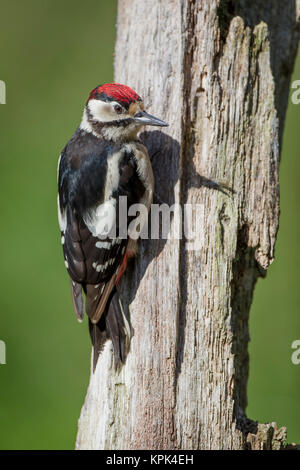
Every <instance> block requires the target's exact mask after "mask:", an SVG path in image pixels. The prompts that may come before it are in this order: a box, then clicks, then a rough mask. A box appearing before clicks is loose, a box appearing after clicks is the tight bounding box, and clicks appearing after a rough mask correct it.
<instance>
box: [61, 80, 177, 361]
mask: <svg viewBox="0 0 300 470" xmlns="http://www.w3.org/2000/svg"><path fill="white" fill-rule="evenodd" d="M144 125H151V126H167V125H168V124H167V123H165V122H164V121H162V120H160V119H158V118H156V117H154V116H151V115H150V114H148V113H147V112H146V111H145V110H144V104H143V101H142V99H141V98H140V96H139V95H138V94H137V93H136V92H135V91H133V90H132V89H131V88H129V87H128V86H125V85H121V84H118V83H110V84H105V85H100V86H98V87H96V88H95V89H93V90H92V91H91V93H90V95H89V98H88V100H87V102H86V105H85V107H84V112H83V118H82V122H81V124H80V126H79V127H78V128H77V130H76V131H75V133H74V135H73V136H72V138H71V139H70V141H69V142H68V143H67V145H66V146H65V148H64V149H63V151H62V153H61V156H60V159H59V163H58V219H59V225H60V231H61V242H62V247H63V253H64V259H65V265H66V268H67V270H68V273H69V276H70V281H71V292H72V299H73V305H74V310H75V313H76V316H77V317H78V319H79V321H82V319H83V316H84V311H85V310H86V313H87V315H88V317H89V329H90V335H91V339H92V343H93V364H94V368H95V366H96V364H97V360H98V356H99V353H100V352H101V349H102V348H103V345H104V343H105V341H106V339H108V338H110V339H111V340H112V344H113V349H114V359H115V365H116V366H118V365H119V364H120V363H121V362H124V355H125V343H126V329H125V319H124V311H123V308H122V304H121V301H120V298H119V295H118V291H117V285H118V282H119V280H120V278H121V276H122V274H123V273H124V271H125V269H126V265H127V261H128V258H130V257H132V256H134V254H135V252H136V240H135V239H132V238H130V237H128V236H126V237H124V235H123V234H122V236H121V235H120V233H119V232H118V230H119V228H120V227H119V225H120V220H119V215H118V214H119V208H120V200H121V196H123V197H126V198H127V199H126V200H127V206H128V207H130V206H131V205H132V204H136V203H139V204H143V205H144V206H145V207H146V209H147V211H149V208H150V205H151V203H152V197H153V189H154V178H153V172H152V167H151V162H150V159H149V156H148V152H147V149H146V148H145V146H144V145H143V144H142V142H141V141H140V140H139V139H138V133H139V131H140V130H141V128H142V126H144ZM123 215H124V214H123ZM122 218H123V220H124V217H122ZM131 222H132V218H130V217H128V215H127V214H126V215H125V223H126V227H128V226H129V224H130V223H131ZM133 222H134V221H133ZM139 225H140V226H139V230H141V229H142V227H141V221H140V220H139ZM112 227H114V229H115V232H112ZM82 292H84V294H85V305H84V300H83V294H82Z"/></svg>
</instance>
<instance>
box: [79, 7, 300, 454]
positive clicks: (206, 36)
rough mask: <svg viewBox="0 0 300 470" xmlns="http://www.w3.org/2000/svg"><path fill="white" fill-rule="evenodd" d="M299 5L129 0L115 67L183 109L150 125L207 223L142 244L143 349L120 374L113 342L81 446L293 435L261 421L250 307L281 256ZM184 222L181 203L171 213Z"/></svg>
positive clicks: (176, 444)
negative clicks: (253, 414)
mask: <svg viewBox="0 0 300 470" xmlns="http://www.w3.org/2000/svg"><path fill="white" fill-rule="evenodd" d="M297 4H298V12H299V2H298V3H297ZM296 6H297V5H296V2H295V1H294V0H276V1H272V0H271V1H260V0H251V1H246V0H240V1H236V2H235V1H225V0H223V1H218V0H211V1H204V0H202V1H200V0H193V1H192V0H189V1H188V0H164V1H160V0H151V1H147V0H120V1H119V12H118V25H117V44H116V60H115V80H116V81H119V82H121V83H126V84H128V85H130V86H132V87H133V88H134V89H136V90H137V91H138V93H139V94H141V95H142V96H143V97H144V99H145V103H147V104H148V106H147V108H148V110H149V111H150V112H152V113H153V114H155V115H157V116H158V117H161V118H162V119H164V120H166V121H168V122H169V123H170V127H169V128H167V130H166V131H164V132H160V131H152V132H150V131H147V132H145V133H144V134H143V139H144V140H145V142H146V144H147V146H148V148H149V150H150V154H153V155H154V157H153V168H154V172H155V175H156V193H157V197H158V198H159V200H161V201H163V202H165V203H167V204H169V205H171V204H173V203H174V202H176V203H179V204H181V205H182V206H183V204H186V203H190V204H192V205H193V207H196V204H199V205H200V206H199V207H200V210H199V212H198V214H197V216H196V214H195V213H193V214H189V217H188V222H189V224H190V226H193V227H195V225H193V224H195V222H196V220H195V219H197V222H198V227H199V228H200V229H199V230H200V232H201V240H200V241H201V243H200V246H198V249H196V250H190V249H188V248H190V247H191V245H190V242H188V241H187V240H186V239H185V238H183V239H182V240H152V241H147V240H145V241H143V242H142V243H141V245H140V256H139V258H138V260H137V261H136V262H135V264H134V266H133V267H132V268H131V269H130V270H129V272H128V274H127V276H126V278H125V279H124V282H123V284H122V297H123V301H124V302H128V305H130V318H131V324H132V327H133V329H134V336H133V338H132V342H131V350H130V352H129V355H128V357H127V362H126V365H125V366H124V367H123V368H122V370H121V371H120V372H119V373H116V372H115V371H114V368H113V364H112V347H111V344H110V343H107V344H106V347H105V350H104V352H103V354H102V355H101V357H100V359H99V361H98V366H97V369H96V373H95V375H94V376H91V381H90V385H89V389H88V393H87V397H86V401H85V404H84V406H83V408H82V412H81V417H80V421H79V431H78V436H77V448H78V449H143V448H147V449H243V448H262V447H263V448H280V447H282V445H283V443H284V440H285V429H281V430H277V429H276V426H275V424H274V423H273V424H269V425H257V423H254V422H251V421H250V420H248V419H247V418H246V416H245V407H246V404H247V395H246V385H247V377H248V352H247V346H248V340H249V333H248V314H249V308H250V305H251V300H252V294H253V288H254V285H255V282H256V280H257V278H258V276H260V275H264V274H265V272H266V269H267V268H268V266H269V264H270V263H271V262H272V260H273V258H274V244H275V239H276V233H277V228H278V215H279V190H278V189H279V188H278V167H279V157H280V140H281V132H282V128H283V120H284V115H285V110H286V105H287V96H288V87H289V79H290V75H291V71H292V68H293V63H294V58H295V54H296V49H297V43H298V31H299V28H298V29H297V20H296V18H297V12H296ZM298 17H299V15H298ZM298 26H299V25H298ZM201 208H202V210H201ZM180 223H181V221H180V216H179V214H178V213H175V214H174V217H173V219H172V224H173V227H178V226H179V225H180ZM247 436H248V437H247Z"/></svg>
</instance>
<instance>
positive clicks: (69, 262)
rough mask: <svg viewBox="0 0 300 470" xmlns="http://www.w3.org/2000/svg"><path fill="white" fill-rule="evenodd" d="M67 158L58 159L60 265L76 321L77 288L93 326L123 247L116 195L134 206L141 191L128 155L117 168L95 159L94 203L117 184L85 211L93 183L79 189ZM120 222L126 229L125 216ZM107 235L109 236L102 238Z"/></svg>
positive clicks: (78, 306) (80, 181) (78, 310)
mask: <svg viewBox="0 0 300 470" xmlns="http://www.w3.org/2000/svg"><path fill="white" fill-rule="evenodd" d="M67 157H68V155H67V156H66V155H65V154H63V155H62V157H61V161H60V169H59V178H58V180H59V181H58V184H59V201H60V204H59V214H60V215H59V218H60V226H61V235H62V244H63V252H64V257H65V264H66V267H67V270H68V273H69V275H70V278H71V286H72V297H73V303H74V307H75V312H76V314H77V316H78V318H79V319H81V318H82V316H83V307H82V305H83V304H82V297H81V292H80V287H79V286H82V287H83V289H84V291H85V293H86V312H87V314H88V316H89V317H90V319H91V321H92V322H93V323H97V322H98V321H99V319H100V317H101V315H102V314H103V312H104V311H105V308H106V305H107V303H108V301H109V299H110V294H111V292H112V290H113V288H114V286H115V281H116V277H117V273H118V270H119V269H120V267H121V265H122V262H123V258H124V255H125V253H126V248H127V243H128V239H127V238H121V237H120V236H118V233H119V228H120V227H119V223H120V220H119V204H120V196H125V197H126V200H127V204H128V206H130V205H131V204H132V203H135V202H139V200H140V198H141V195H142V194H143V192H144V191H145V188H144V186H143V184H142V182H141V180H140V178H139V175H138V172H137V169H136V165H135V162H134V160H133V159H132V157H131V155H130V154H126V153H124V155H123V156H122V158H119V160H118V162H117V165H116V162H109V161H108V159H107V158H106V156H105V154H103V155H102V159H98V166H97V165H95V162H94V161H93V162H92V164H93V177H95V173H96V176H97V174H98V176H99V178H98V181H99V188H97V186H96V187H95V190H94V192H95V193H98V199H99V195H101V194H102V195H103V193H105V191H106V192H107V188H105V191H103V188H102V187H101V184H102V185H103V181H107V179H108V177H110V178H116V176H117V180H115V181H114V185H113V188H112V191H111V192H110V193H109V199H105V200H103V199H102V200H100V203H98V204H93V205H92V206H90V207H88V206H87V207H85V205H84V203H85V201H84V200H85V199H87V198H88V196H89V194H88V191H89V189H88V186H89V185H90V184H92V183H91V181H90V180H89V181H87V182H86V185H85V184H84V178H85V177H86V176H85V174H84V173H83V174H81V178H80V173H79V174H78V173H77V174H76V171H73V170H72V168H70V164H69V163H68V161H67ZM87 165H88V163H86V166H87ZM113 166H116V168H114V171H117V175H116V174H114V175H109V174H108V173H109V171H110V168H112V167H113ZM105 172H106V175H105V178H103V173H105ZM73 173H75V174H73ZM76 178H77V179H76ZM85 186H87V188H85ZM76 191H78V192H79V193H78V194H77V193H76ZM74 193H75V196H74ZM72 198H73V199H72ZM74 201H75V203H74ZM76 201H78V202H77V203H76ZM125 221H126V224H128V223H129V222H130V220H129V219H128V217H127V214H126V218H125ZM114 224H115V230H116V234H113V235H111V232H110V229H111V228H112V226H113V225H114ZM107 225H108V226H109V227H107ZM104 229H105V230H106V231H105V230H104ZM106 232H110V233H108V235H107V236H106V235H105V233H106ZM122 235H123V234H122ZM125 235H126V236H127V233H126V234H125Z"/></svg>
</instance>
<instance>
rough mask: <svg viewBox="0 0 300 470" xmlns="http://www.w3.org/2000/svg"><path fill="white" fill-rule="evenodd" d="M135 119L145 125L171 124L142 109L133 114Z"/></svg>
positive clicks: (163, 125)
mask: <svg viewBox="0 0 300 470" xmlns="http://www.w3.org/2000/svg"><path fill="white" fill-rule="evenodd" d="M133 119H134V120H135V122H138V123H139V124H141V125H143V126H160V127H166V126H168V125H169V124H167V123H166V122H165V121H162V120H161V119H158V118H156V117H154V116H151V114H148V113H146V111H140V112H139V113H137V114H135V115H134V116H133Z"/></svg>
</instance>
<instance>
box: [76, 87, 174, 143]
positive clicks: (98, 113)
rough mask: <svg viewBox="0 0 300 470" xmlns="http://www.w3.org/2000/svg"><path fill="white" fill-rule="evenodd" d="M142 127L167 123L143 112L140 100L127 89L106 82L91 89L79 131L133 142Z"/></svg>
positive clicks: (134, 93) (165, 124)
mask: <svg viewBox="0 0 300 470" xmlns="http://www.w3.org/2000/svg"><path fill="white" fill-rule="evenodd" d="M145 125H150V126H167V125H168V124H167V123H166V122H164V121H162V120H161V119H158V118H156V117H154V116H151V114H148V113H147V112H146V111H145V110H144V104H143V100H142V98H141V97H140V96H139V95H138V94H137V93H136V92H135V91H134V90H132V89H131V88H129V87H128V86H126V85H121V84H119V83H107V84H105V85H100V86H98V87H96V88H94V89H93V90H92V91H91V93H90V96H89V98H88V100H87V102H86V105H85V108H84V114H83V120H82V123H81V128H82V129H85V130H86V131H88V132H93V134H96V135H97V136H102V137H104V138H106V139H108V140H114V141H117V140H130V139H134V138H135V137H136V135H137V133H138V132H139V130H140V128H141V127H142V126H145Z"/></svg>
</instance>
